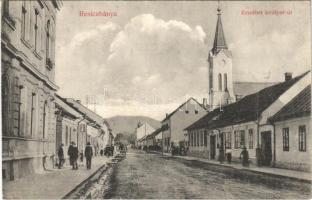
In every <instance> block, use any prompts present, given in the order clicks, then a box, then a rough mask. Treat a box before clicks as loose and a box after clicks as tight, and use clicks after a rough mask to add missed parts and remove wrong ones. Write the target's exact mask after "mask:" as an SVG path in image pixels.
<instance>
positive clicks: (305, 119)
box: [270, 85, 312, 172]
mask: <svg viewBox="0 0 312 200" xmlns="http://www.w3.org/2000/svg"><path fill="white" fill-rule="evenodd" d="M270 122H271V123H273V125H274V127H275V128H274V129H275V133H274V135H275V138H276V142H275V143H276V144H275V145H276V147H275V149H274V154H275V155H276V156H275V160H274V166H276V167H280V168H286V169H294V170H302V171H310V172H311V156H312V155H311V152H312V136H311V85H309V86H307V87H306V88H305V89H304V90H302V91H301V92H300V93H299V94H298V95H297V96H296V97H295V98H294V99H292V100H291V101H290V102H289V103H288V104H286V105H285V106H284V107H283V108H282V109H281V110H280V111H279V112H278V113H276V114H275V115H274V116H273V117H271V118H270Z"/></svg>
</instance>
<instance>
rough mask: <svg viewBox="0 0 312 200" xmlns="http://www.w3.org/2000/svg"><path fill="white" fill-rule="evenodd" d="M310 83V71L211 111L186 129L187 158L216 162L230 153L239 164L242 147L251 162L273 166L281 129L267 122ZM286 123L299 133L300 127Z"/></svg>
mask: <svg viewBox="0 0 312 200" xmlns="http://www.w3.org/2000/svg"><path fill="white" fill-rule="evenodd" d="M309 84H311V72H310V71H309V72H306V73H304V74H302V75H300V76H297V77H295V78H291V79H286V80H285V82H282V83H279V84H276V85H273V86H271V87H267V88H265V89H263V90H260V91H259V92H257V93H254V94H251V95H248V96H246V97H244V98H242V99H241V100H239V101H237V102H235V103H232V104H228V105H226V106H224V107H223V108H222V110H220V109H219V108H216V109H214V110H213V111H211V112H209V113H208V114H207V115H206V116H204V117H203V118H202V119H200V120H198V121H197V122H195V123H194V124H192V125H191V126H189V127H187V128H186V130H188V137H189V140H190V147H189V152H188V155H192V156H197V157H205V158H208V159H215V160H218V159H219V158H220V157H219V155H220V153H224V155H223V157H225V155H226V154H227V153H230V154H231V155H232V160H234V161H235V160H236V161H239V157H240V153H241V151H242V148H243V147H246V148H247V150H248V152H249V157H250V160H251V162H252V163H254V164H259V165H264V166H276V163H277V162H276V161H277V160H278V159H279V158H278V156H279V155H281V154H278V152H277V148H279V147H278V145H279V144H280V142H281V140H280V137H278V136H277V135H276V134H279V133H278V131H280V126H279V125H278V124H279V122H276V124H277V125H275V124H274V123H272V122H271V120H270V119H271V117H272V116H274V115H275V114H276V113H278V112H279V111H280V110H281V109H282V108H283V107H284V106H285V105H286V104H288V103H289V102H291V101H292V99H293V98H295V97H296V96H297V95H298V94H299V93H300V91H302V90H303V89H304V88H306V87H307V86H309ZM287 123H288V126H289V127H292V126H293V128H295V129H298V130H299V128H298V126H299V124H297V125H296V124H290V122H287ZM302 123H303V125H302V127H305V128H301V129H300V130H301V132H306V131H307V130H308V128H309V126H307V125H306V124H305V122H304V121H302ZM302 130H304V131H302ZM306 141H308V140H306ZM302 154H304V153H302ZM289 155H293V156H294V154H289ZM285 159H286V158H285ZM295 160H296V159H295ZM296 162H297V161H296Z"/></svg>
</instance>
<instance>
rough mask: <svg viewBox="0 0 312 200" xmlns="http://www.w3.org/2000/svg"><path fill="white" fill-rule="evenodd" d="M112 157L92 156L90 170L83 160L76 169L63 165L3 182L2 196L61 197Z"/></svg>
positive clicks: (18, 197)
mask: <svg viewBox="0 0 312 200" xmlns="http://www.w3.org/2000/svg"><path fill="white" fill-rule="evenodd" d="M112 159H113V157H110V158H106V157H100V156H97V157H94V158H93V159H92V168H91V170H87V169H86V166H85V162H84V165H83V166H79V169H78V170H72V169H71V167H70V166H65V167H64V168H62V169H52V170H49V171H44V172H43V173H42V174H33V175H30V176H27V177H23V178H21V179H19V180H16V181H8V182H3V198H5V199H61V198H62V197H64V196H65V195H66V194H67V193H69V192H70V191H71V190H72V189H74V188H75V187H76V186H77V185H79V184H80V183H81V182H82V181H84V180H85V179H87V178H88V177H90V176H91V175H92V174H94V173H95V172H96V171H97V170H99V169H100V168H101V167H102V166H104V165H105V164H107V163H109V162H111V160H112ZM84 161H85V160H84ZM79 164H80V162H79Z"/></svg>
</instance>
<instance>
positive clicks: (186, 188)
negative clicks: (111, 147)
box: [104, 151, 311, 199]
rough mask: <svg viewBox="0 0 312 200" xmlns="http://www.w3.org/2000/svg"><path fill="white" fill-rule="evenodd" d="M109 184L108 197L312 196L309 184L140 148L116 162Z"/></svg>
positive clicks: (263, 197)
mask: <svg viewBox="0 0 312 200" xmlns="http://www.w3.org/2000/svg"><path fill="white" fill-rule="evenodd" d="M257 180H259V181H258V182H257ZM260 182H261V183H260ZM105 187H107V186H105ZM109 187H110V190H109V191H110V192H109V193H107V194H106V195H105V196H104V197H105V198H116V199H118V198H222V199H223V198H243V199H246V198H262V199H266V198H311V193H310V187H311V185H310V184H308V183H300V182H296V181H290V180H287V179H282V178H272V177H270V176H266V175H254V174H253V173H246V174H241V173H239V174H237V173H236V171H233V170H223V169H220V168H218V167H216V166H207V165H205V166H201V165H200V164H198V163H190V162H189V161H178V160H176V159H174V158H170V157H162V156H161V155H158V154H146V153H143V152H138V151H131V152H130V153H128V154H127V158H126V159H125V160H123V161H121V162H120V163H118V164H117V166H116V168H115V170H114V172H113V175H112V177H111V183H110V186H109Z"/></svg>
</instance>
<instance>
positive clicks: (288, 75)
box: [285, 72, 292, 81]
mask: <svg viewBox="0 0 312 200" xmlns="http://www.w3.org/2000/svg"><path fill="white" fill-rule="evenodd" d="M291 79H292V73H291V72H286V73H285V81H289V80H291Z"/></svg>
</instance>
